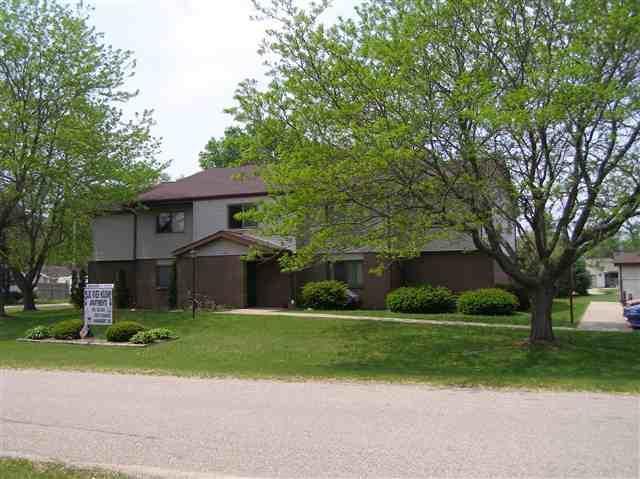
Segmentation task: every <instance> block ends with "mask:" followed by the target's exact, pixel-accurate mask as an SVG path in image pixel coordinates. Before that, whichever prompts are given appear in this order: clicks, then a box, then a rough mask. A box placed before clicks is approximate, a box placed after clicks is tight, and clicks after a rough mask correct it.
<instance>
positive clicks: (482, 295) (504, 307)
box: [458, 288, 518, 316]
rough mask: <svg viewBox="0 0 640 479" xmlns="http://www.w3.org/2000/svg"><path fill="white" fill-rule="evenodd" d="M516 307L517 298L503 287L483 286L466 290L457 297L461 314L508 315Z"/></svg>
mask: <svg viewBox="0 0 640 479" xmlns="http://www.w3.org/2000/svg"><path fill="white" fill-rule="evenodd" d="M517 308H518V298H517V297H516V296H515V295H514V294H512V293H510V292H508V291H505V290H504V289H499V288H483V289H476V290H475V291H466V292H464V293H462V294H461V295H460V298H458V309H459V310H460V312H461V313H463V314H474V315H487V316H497V315H508V314H512V313H513V312H514V311H515V310H516V309H517Z"/></svg>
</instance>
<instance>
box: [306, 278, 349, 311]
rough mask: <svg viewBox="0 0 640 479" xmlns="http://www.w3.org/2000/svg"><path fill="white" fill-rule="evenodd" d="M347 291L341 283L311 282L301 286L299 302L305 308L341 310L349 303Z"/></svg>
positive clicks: (345, 286) (330, 281)
mask: <svg viewBox="0 0 640 479" xmlns="http://www.w3.org/2000/svg"><path fill="white" fill-rule="evenodd" d="M347 289H348V287H347V285H346V284H345V283H343V282H341V281H334V280H328V281H312V282H310V283H307V284H305V285H304V286H303V288H302V291H301V293H300V301H301V303H302V306H303V307H305V308H313V309H343V308H345V307H346V306H347V303H348V301H349V295H348V292H347Z"/></svg>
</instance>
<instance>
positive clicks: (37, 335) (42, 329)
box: [24, 326, 51, 339]
mask: <svg viewBox="0 0 640 479" xmlns="http://www.w3.org/2000/svg"><path fill="white" fill-rule="evenodd" d="M24 337H25V338H26V339H47V338H50V337H51V328H49V326H36V327H35V328H31V329H28V330H27V332H26V333H24Z"/></svg>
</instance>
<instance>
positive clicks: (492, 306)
mask: <svg viewBox="0 0 640 479" xmlns="http://www.w3.org/2000/svg"><path fill="white" fill-rule="evenodd" d="M299 302H300V304H301V306H303V307H305V308H312V309H344V308H346V307H349V306H353V305H354V302H353V301H352V300H351V296H350V291H349V289H348V287H347V285H346V284H345V283H342V282H340V281H333V280H329V281H315V282H310V283H307V284H305V285H304V287H303V288H302V291H301V294H300V298H299ZM386 306H387V309H389V310H390V311H393V312H397V313H413V314H416V313H422V314H438V313H451V312H454V311H456V309H457V310H459V311H460V312H461V313H464V314H475V315H508V314H511V313H513V312H514V311H515V310H521V311H526V310H528V309H529V307H530V302H529V296H528V294H527V291H526V290H525V289H524V288H521V287H518V286H516V285H501V286H498V287H496V288H484V289H478V290H474V291H467V292H465V293H463V294H462V295H461V296H460V297H459V298H456V296H455V295H454V294H453V293H452V292H451V291H450V290H449V289H447V288H445V287H443V286H430V285H421V286H413V287H402V288H398V289H395V290H393V291H391V292H390V293H389V294H388V295H387V297H386ZM142 339H143V336H141V337H140V340H142Z"/></svg>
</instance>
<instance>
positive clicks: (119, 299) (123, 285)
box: [114, 269, 130, 309]
mask: <svg viewBox="0 0 640 479" xmlns="http://www.w3.org/2000/svg"><path fill="white" fill-rule="evenodd" d="M114 289H115V291H114V294H115V299H116V306H117V307H118V308H119V309H126V308H128V307H129V306H130V305H129V298H130V296H129V288H128V287H127V273H126V272H125V271H124V270H123V269H120V270H118V277H117V279H116V284H115V288H114Z"/></svg>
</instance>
